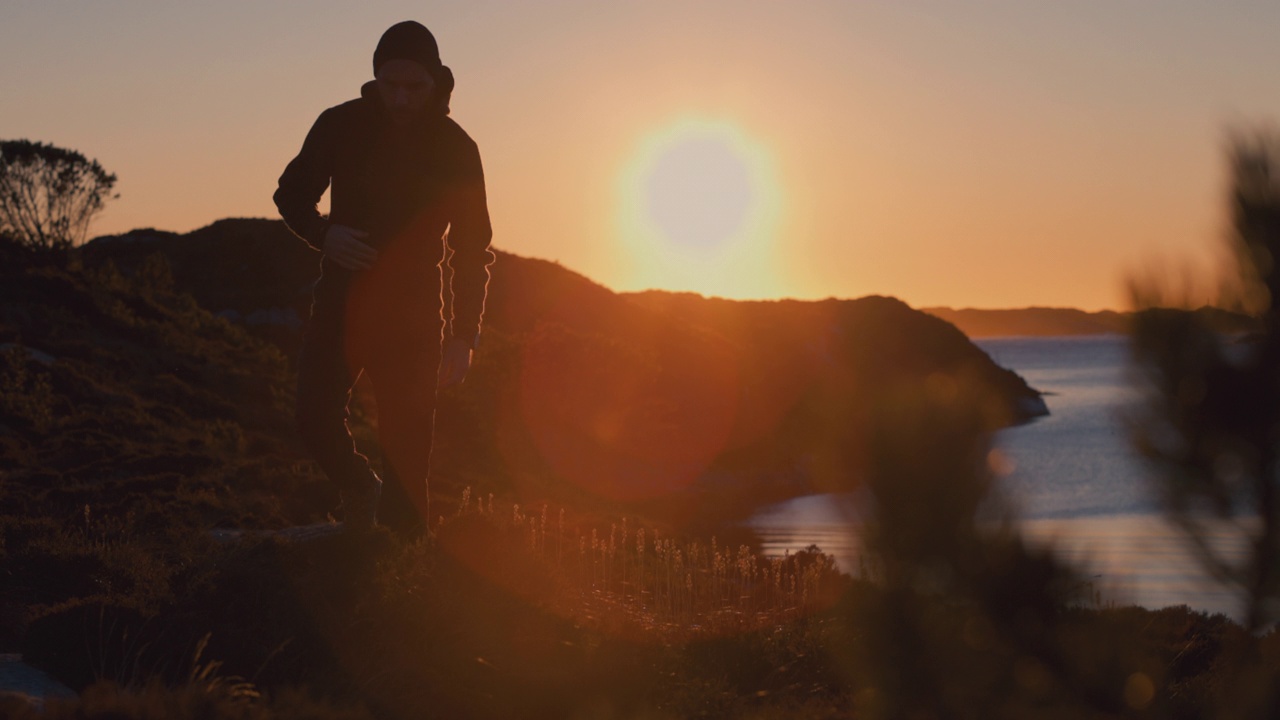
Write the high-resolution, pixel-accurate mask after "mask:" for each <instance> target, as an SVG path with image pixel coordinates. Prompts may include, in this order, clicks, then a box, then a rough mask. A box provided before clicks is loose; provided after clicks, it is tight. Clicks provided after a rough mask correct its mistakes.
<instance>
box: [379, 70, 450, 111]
mask: <svg viewBox="0 0 1280 720" xmlns="http://www.w3.org/2000/svg"><path fill="white" fill-rule="evenodd" d="M431 77H432V79H434V80H435V82H436V92H435V98H434V100H433V102H432V104H431V106H430V107H429V108H428V109H427V113H426V114H427V115H428V116H430V117H444V116H445V115H448V114H449V100H450V98H451V97H452V96H453V71H452V70H450V69H449V66H448V65H441V66H440V68H439V69H438V70H435V71H433V72H432V73H431ZM360 97H361V99H363V100H365V101H367V102H371V103H373V104H374V105H375V106H376V107H377V108H378V111H379V112H382V111H383V106H382V98H381V97H379V96H378V82H377V81H376V80H370V81H369V82H367V83H365V84H364V85H361V86H360Z"/></svg>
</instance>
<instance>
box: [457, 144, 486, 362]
mask: <svg viewBox="0 0 1280 720" xmlns="http://www.w3.org/2000/svg"><path fill="white" fill-rule="evenodd" d="M460 169H461V172H460V177H459V183H458V185H457V187H456V188H455V190H454V195H453V198H452V200H453V202H452V203H451V206H452V208H451V214H450V218H449V236H448V238H449V249H450V250H452V251H453V252H452V254H451V255H450V256H449V268H450V269H451V270H452V271H453V273H452V278H451V280H450V285H449V288H450V290H451V291H452V294H453V318H452V320H451V321H450V323H449V335H450V336H451V337H454V338H457V339H458V340H460V341H462V342H465V343H466V345H467V347H470V348H474V347H475V343H476V338H477V337H478V336H479V334H480V320H481V317H482V315H483V314H484V300H485V294H486V292H487V290H488V285H489V265H491V264H492V263H493V260H494V254H493V253H492V252H491V251H490V250H489V241H490V240H491V239H492V238H493V228H492V227H491V226H490V224H489V205H488V201H487V199H486V196H485V190H484V170H483V168H482V167H481V165H480V151H479V150H478V149H477V148H476V146H475V143H474V142H471V141H470V139H468V141H467V143H466V147H465V148H464V151H463V157H462V166H461V168H460Z"/></svg>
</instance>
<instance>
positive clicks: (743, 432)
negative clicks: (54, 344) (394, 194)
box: [83, 220, 1044, 513]
mask: <svg viewBox="0 0 1280 720" xmlns="http://www.w3.org/2000/svg"><path fill="white" fill-rule="evenodd" d="M83 256H84V259H85V264H86V265H87V266H90V267H101V266H105V265H106V264H107V263H110V264H111V265H114V266H115V267H118V268H120V270H121V271H122V272H123V273H124V274H126V275H131V274H136V273H138V272H140V269H141V268H143V267H144V266H145V265H146V263H148V262H152V263H154V262H156V260H154V259H153V260H148V258H153V257H154V258H164V261H165V263H166V264H167V265H168V267H169V268H170V272H171V274H172V278H173V286H174V288H176V289H179V290H182V291H185V292H188V293H190V294H191V296H192V297H194V298H195V300H196V302H197V303H198V304H199V305H200V306H201V307H202V308H203V309H205V310H207V311H209V312H210V313H213V314H215V315H218V316H221V317H224V318H227V319H228V320H231V321H232V322H233V324H236V325H238V326H240V327H243V328H245V329H246V330H247V331H249V332H250V333H252V334H254V335H256V336H258V337H260V338H262V339H264V340H268V341H270V342H271V343H273V344H275V345H276V346H277V347H279V348H280V349H281V350H282V351H283V352H284V354H285V355H286V357H292V356H293V355H294V353H295V352H296V349H297V346H298V342H299V337H300V328H301V325H302V322H303V318H305V317H306V315H307V312H308V307H309V300H310V297H309V290H310V284H311V282H312V281H313V280H314V277H315V275H316V272H317V265H318V256H317V255H316V254H315V253H314V252H313V251H311V250H309V249H308V248H306V247H305V245H303V244H302V243H301V242H299V241H297V240H296V239H295V238H293V237H292V236H291V235H290V234H289V232H288V231H287V230H286V229H285V228H284V226H283V224H282V223H280V222H278V221H268V220H223V221H219V222H217V223H214V224H213V225H210V226H209V227H206V228H202V229H200V230H196V231H194V232H192V233H189V234H186V235H177V234H173V233H164V232H157V231H153V230H139V231H134V232H131V233H129V234H126V235H122V236H109V237H103V238H99V239H97V240H95V241H93V242H91V243H89V244H88V245H87V246H86V247H85V248H84V251H83ZM492 270H493V280H492V282H491V284H490V297H489V302H488V308H487V311H486V316H485V333H484V337H483V339H482V345H481V351H480V352H479V353H478V356H477V367H476V368H475V372H474V374H473V376H472V378H471V379H470V380H469V381H468V383H467V386H466V387H465V389H464V390H463V392H461V393H459V394H457V395H455V396H450V397H447V398H445V401H444V407H443V409H442V413H452V417H453V420H452V421H451V422H443V423H442V424H441V431H440V432H441V437H440V445H439V448H438V450H439V453H438V455H437V458H436V466H437V468H438V469H439V471H440V473H441V475H442V477H444V478H446V480H444V482H450V480H449V478H452V479H453V480H455V481H456V482H457V483H458V484H459V486H460V485H461V484H475V485H481V486H487V485H491V484H495V483H496V485H497V486H498V489H509V488H511V487H512V486H514V485H520V484H521V483H526V484H529V485H530V487H527V488H525V490H526V491H527V492H529V493H532V494H534V495H545V494H547V493H564V492H566V489H568V490H569V491H570V492H572V493H579V492H580V493H582V494H584V495H585V496H587V497H594V498H604V499H606V500H609V501H625V502H643V501H648V500H653V499H661V498H666V499H670V498H671V496H672V495H673V494H684V495H688V493H685V492H684V491H686V490H694V491H697V492H695V493H694V494H695V495H697V494H699V493H701V492H703V491H706V490H707V489H708V488H710V487H717V488H718V487H720V486H721V485H724V484H725V482H724V481H725V480H726V478H727V479H729V480H731V481H732V482H729V483H728V484H729V485H730V486H735V485H736V486H737V487H739V488H741V489H745V488H746V487H747V486H748V485H751V486H754V487H757V488H761V487H772V488H773V491H772V492H769V493H765V494H767V495H770V496H777V495H786V494H794V493H798V492H806V491H808V490H807V486H806V483H807V482H809V480H811V477H810V476H811V475H812V473H813V468H811V467H807V466H806V465H805V463H804V461H803V458H806V457H810V458H811V457H814V456H818V455H823V454H827V455H831V454H833V453H837V454H838V453H839V452H840V448H842V447H845V446H847V445H849V444H851V443H855V442H857V438H852V437H847V436H843V435H841V434H840V433H839V432H833V431H832V430H831V428H830V427H827V426H829V425H830V423H831V422H833V421H834V420H833V418H834V416H833V415H832V412H833V410H832V408H833V407H836V406H840V405H846V406H856V405H858V404H859V403H865V402H866V400H867V397H866V393H867V392H868V390H869V388H874V387H878V386H882V385H884V384H885V383H886V382H889V381H891V380H893V381H903V382H907V381H919V380H922V379H924V378H927V377H930V376H939V377H941V376H946V377H949V378H956V379H960V378H963V382H965V383H970V384H975V385H977V386H980V387H981V388H982V392H985V393H988V394H989V395H990V396H991V397H992V398H995V399H997V400H998V404H999V405H1000V406H1001V407H1002V408H1003V411H1002V412H1003V415H1004V416H1005V419H1006V421H1009V422H1016V421H1023V420H1026V419H1029V418H1030V417H1034V416H1035V415H1036V414H1040V413H1043V412H1044V406H1043V403H1042V402H1040V401H1039V395H1038V393H1036V392H1035V391H1034V390H1033V389H1031V388H1029V387H1028V386H1027V385H1026V383H1025V382H1023V381H1022V380H1021V378H1018V377H1017V376H1016V375H1014V374H1013V373H1011V372H1008V371H1006V370H1003V369H1001V368H998V367H996V366H995V365H994V364H993V363H992V362H991V361H990V359H989V358H987V356H986V355H985V354H984V353H982V352H981V351H980V350H978V349H977V348H976V347H975V346H973V345H972V344H971V343H970V342H969V341H968V340H967V339H966V338H965V337H964V336H963V335H962V334H961V333H959V332H958V331H957V330H956V329H955V328H954V327H952V326H951V325H949V324H948V323H945V322H942V321H939V320H937V319H935V318H933V317H931V316H929V315H926V314H924V313H921V312H918V311H915V310H912V309H911V308H909V307H907V306H906V305H905V304H903V303H901V302H899V301H897V300H893V299H891V298H882V297H870V298H863V299H860V300H828V301H822V302H799V301H779V302H733V301H725V300H709V299H704V298H701V297H699V296H694V295H678V294H669V293H646V294H639V295H625V294H617V293H614V292H612V291H610V290H608V289H607V288H604V287H602V286H600V285H598V284H596V283H593V282H591V281H590V280H588V279H587V278H585V277H583V276H581V275H578V274H576V273H573V272H571V271H569V270H567V269H565V268H563V267H561V266H559V265H557V264H555V263H550V262H546V261H542V260H535V259H529V258H522V257H519V256H517V255H513V254H510V253H505V252H499V253H498V259H497V262H496V263H495V265H494V266H493V269H492ZM857 472H859V470H858V468H854V467H848V468H842V469H841V470H840V471H839V473H840V474H841V475H843V476H848V477H853V476H855V475H856V474H857ZM748 475H750V476H751V477H750V478H748V477H747V476H748ZM848 477H844V478H842V479H841V480H840V482H846V481H848ZM496 478H500V479H496ZM783 485H785V486H786V489H785V490H783V489H781V488H782V486H783ZM676 505H679V504H678V503H677V504H676ZM702 505H703V503H701V502H697V503H695V506H696V507H702ZM718 506H721V507H723V506H724V504H723V503H719V504H718ZM673 507H674V506H673ZM745 511H746V510H745V509H743V510H741V511H740V512H745ZM687 512H689V513H695V507H689V508H687Z"/></svg>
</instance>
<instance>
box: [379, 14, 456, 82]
mask: <svg viewBox="0 0 1280 720" xmlns="http://www.w3.org/2000/svg"><path fill="white" fill-rule="evenodd" d="M391 60H412V61H413V62H416V63H418V64H419V65H421V66H423V67H425V68H426V69H427V70H429V71H430V72H431V74H432V75H436V74H438V73H439V72H440V67H441V65H440V48H439V47H438V46H437V45H436V39H435V36H433V35H432V34H431V31H430V30H428V29H427V28H426V26H424V25H423V24H422V23H418V22H414V21H413V20H405V21H404V22H400V23H396V24H395V25H392V26H391V27H389V28H387V31H386V32H384V33H382V39H381V40H379V41H378V48H377V49H376V50H374V51H373V74H374V75H377V74H378V70H379V69H380V68H381V67H382V66H383V64H385V63H387V62H389V61H391Z"/></svg>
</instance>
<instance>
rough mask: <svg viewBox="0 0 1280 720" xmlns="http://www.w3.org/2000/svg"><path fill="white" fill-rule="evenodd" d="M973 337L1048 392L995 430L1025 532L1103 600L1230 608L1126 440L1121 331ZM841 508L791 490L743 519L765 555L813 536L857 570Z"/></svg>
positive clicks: (1235, 536) (1236, 545)
mask: <svg viewBox="0 0 1280 720" xmlns="http://www.w3.org/2000/svg"><path fill="white" fill-rule="evenodd" d="M978 345H979V346H981V347H982V349H984V350H986V351H987V353H988V354H989V355H991V357H992V359H993V360H995V361H996V363H998V364H1000V365H1003V366H1004V367H1007V368H1010V369H1012V370H1014V371H1016V372H1017V373H1018V374H1020V375H1022V377H1024V378H1026V380H1027V382H1029V383H1030V384H1031V386H1032V387H1034V388H1036V389H1038V390H1040V391H1042V392H1045V393H1049V395H1047V397H1046V398H1045V401H1046V403H1047V404H1048V406H1049V412H1050V415H1049V416H1048V417H1046V418H1041V419H1039V420H1036V421H1035V422H1032V423H1030V424H1028V425H1022V426H1019V427H1015V428H1009V429H1007V430H1004V431H1002V432H1001V433H1000V434H999V435H998V437H997V446H998V448H999V449H1000V450H1001V451H1002V452H1003V453H1004V454H1005V455H1006V457H1007V458H1008V459H1009V460H1011V465H1012V471H1011V472H1010V474H1009V475H1008V476H1007V477H1005V478H1004V479H1003V480H1002V488H1003V490H1004V491H1005V492H1006V494H1007V495H1008V497H1009V498H1010V499H1011V500H1012V501H1013V502H1014V503H1015V505H1016V507H1017V508H1018V509H1019V512H1020V516H1021V517H1022V518H1023V522H1022V524H1021V525H1022V529H1023V532H1024V533H1025V534H1026V536H1027V537H1029V538H1031V539H1033V540H1035V541H1037V542H1043V543H1047V544H1051V545H1052V546H1053V547H1054V548H1055V549H1056V550H1057V551H1058V554H1059V555H1060V556H1062V557H1064V558H1066V559H1068V560H1070V561H1072V562H1073V563H1075V564H1076V565H1077V567H1079V568H1080V569H1081V570H1082V571H1083V572H1084V573H1085V574H1086V575H1088V576H1089V577H1091V578H1092V579H1093V582H1094V586H1095V587H1096V588H1097V589H1098V590H1100V591H1101V592H1102V594H1103V597H1104V598H1105V599H1106V600H1111V601H1116V602H1122V603H1130V602H1131V603H1137V604H1139V605H1145V606H1148V607H1163V606H1165V605H1178V604H1187V605H1190V606H1192V607H1194V608H1199V609H1204V610H1210V611H1213V612H1224V613H1227V614H1230V615H1238V603H1237V601H1236V600H1235V598H1234V596H1232V595H1230V594H1229V593H1228V592H1227V591H1226V590H1225V589H1223V588H1221V587H1219V586H1217V585H1216V584H1214V583H1213V582H1211V581H1210V580H1209V579H1208V578H1207V577H1205V575H1204V574H1203V572H1201V571H1200V569H1199V566H1198V565H1197V563H1196V561H1195V559H1194V557H1193V556H1192V554H1191V551H1190V548H1189V546H1188V545H1187V543H1186V541H1185V540H1184V539H1183V537H1182V535H1181V533H1179V532H1178V531H1177V530H1176V529H1174V528H1172V527H1170V526H1168V525H1167V524H1166V523H1164V521H1163V520H1162V519H1161V518H1160V516H1159V512H1158V510H1157V504H1156V502H1155V500H1154V497H1153V495H1152V493H1151V491H1150V487H1149V484H1148V481H1147V476H1146V471H1145V469H1144V466H1143V463H1142V461H1141V459H1140V458H1139V457H1137V456H1136V455H1135V454H1134V452H1133V451H1132V450H1131V449H1130V447H1129V442H1128V435H1127V431H1126V429H1125V424H1124V420H1123V417H1124V414H1125V413H1126V412H1127V411H1128V410H1129V409H1130V408H1131V407H1132V404H1133V403H1134V402H1135V401H1136V398H1137V394H1136V392H1135V390H1134V388H1133V386H1132V384H1131V383H1130V382H1129V379H1128V375H1127V371H1126V360H1127V356H1126V348H1125V339H1124V338H1122V337H1117V336H1102V337H1086V338H1001V339H994V340H983V341H979V342H978ZM847 505H848V501H847V499H845V498H841V497H838V496H810V497H804V498H797V499H795V500H791V501H788V502H786V503H781V504H779V505H775V506H773V507H770V508H767V509H765V510H763V511H762V512H761V513H759V514H758V515H756V517H754V518H753V519H752V520H751V524H752V525H753V526H754V527H755V528H756V529H757V531H758V532H759V533H760V534H761V537H762V538H763V539H764V541H765V550H766V552H768V553H771V554H781V553H783V552H785V551H787V550H791V551H793V552H794V551H795V550H799V549H802V548H804V547H807V546H809V545H810V544H816V545H818V546H819V547H821V548H823V549H824V550H827V551H828V552H831V553H832V554H834V555H835V556H836V559H837V561H838V562H839V563H840V564H841V566H842V567H844V568H845V569H847V570H850V571H853V570H855V569H856V568H857V565H858V560H857V558H858V547H857V540H856V537H854V536H853V533H852V531H851V528H852V527H855V526H856V518H854V517H853V516H852V512H851V511H850V510H849V508H848V507H847ZM1212 542H1213V544H1214V545H1216V546H1217V547H1218V548H1220V549H1222V550H1225V551H1226V552H1229V553H1239V552H1240V551H1242V550H1243V547H1244V545H1243V542H1242V540H1241V539H1240V535H1239V533H1238V532H1237V531H1236V530H1235V529H1234V528H1231V527H1225V526H1224V527H1222V528H1221V529H1219V530H1218V531H1217V532H1216V533H1215V535H1214V537H1213V538H1212Z"/></svg>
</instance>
